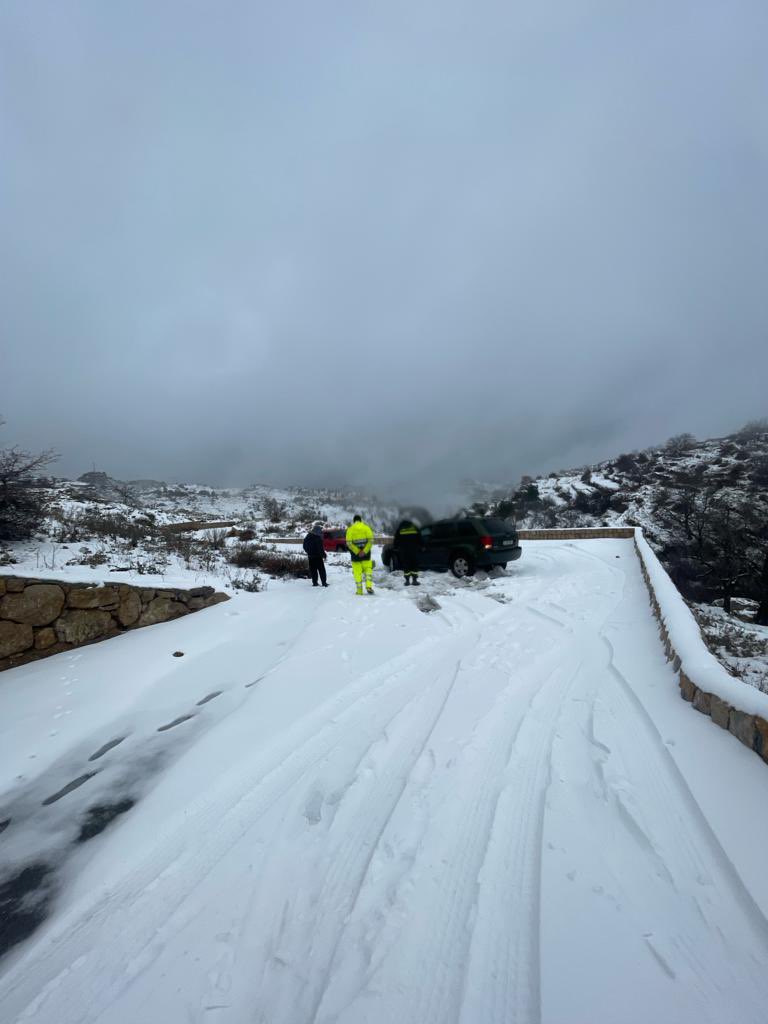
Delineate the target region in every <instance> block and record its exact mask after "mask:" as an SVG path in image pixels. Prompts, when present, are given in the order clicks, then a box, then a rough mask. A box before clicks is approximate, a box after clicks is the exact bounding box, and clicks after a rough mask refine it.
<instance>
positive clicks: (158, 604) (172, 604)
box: [138, 597, 189, 626]
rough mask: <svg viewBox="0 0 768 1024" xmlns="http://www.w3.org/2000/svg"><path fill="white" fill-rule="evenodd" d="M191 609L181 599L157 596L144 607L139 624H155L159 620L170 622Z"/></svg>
mask: <svg viewBox="0 0 768 1024" xmlns="http://www.w3.org/2000/svg"><path fill="white" fill-rule="evenodd" d="M188 611H189V609H188V608H187V606H186V605H184V604H181V603H180V602H179V601H173V600H171V598H169V597H155V598H153V600H152V601H150V602H149V604H148V605H146V607H145V608H144V610H143V611H142V613H141V617H140V618H139V622H138V624H139V626H154V625H155V624H156V623H158V622H169V621H170V620H171V619H178V618H180V617H181V616H182V615H186V614H187V613H188Z"/></svg>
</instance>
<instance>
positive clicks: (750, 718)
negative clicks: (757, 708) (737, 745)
mask: <svg viewBox="0 0 768 1024" xmlns="http://www.w3.org/2000/svg"><path fill="white" fill-rule="evenodd" d="M728 732H730V733H732V734H733V735H734V736H735V737H736V739H737V740H740V741H741V742H742V743H743V744H744V746H745V747H749V748H750V750H754V749H755V742H756V739H757V730H756V728H755V716H754V715H748V714H747V713H746V712H745V711H737V709H736V708H731V714H730V718H729V719H728Z"/></svg>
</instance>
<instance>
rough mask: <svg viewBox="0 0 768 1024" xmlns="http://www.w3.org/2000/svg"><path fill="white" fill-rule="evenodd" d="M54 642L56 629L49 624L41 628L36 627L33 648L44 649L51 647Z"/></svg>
mask: <svg viewBox="0 0 768 1024" xmlns="http://www.w3.org/2000/svg"><path fill="white" fill-rule="evenodd" d="M55 643H56V631H55V630H54V629H52V628H51V627H50V626H45V627H44V628H43V629H38V631H37V632H36V633H35V650H36V651H44V650H45V649H46V648H47V647H52V646H53V645H54V644H55Z"/></svg>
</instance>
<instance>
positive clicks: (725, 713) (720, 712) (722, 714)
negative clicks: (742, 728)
mask: <svg viewBox="0 0 768 1024" xmlns="http://www.w3.org/2000/svg"><path fill="white" fill-rule="evenodd" d="M709 714H710V717H711V719H712V721H713V722H714V723H715V725H719V726H720V728H721V729H727V728H728V720H729V719H730V717H731V705H730V704H728V703H727V702H726V701H724V700H721V699H720V698H719V697H718V696H717V695H716V694H714V693H713V694H712V699H711V701H710V709H709Z"/></svg>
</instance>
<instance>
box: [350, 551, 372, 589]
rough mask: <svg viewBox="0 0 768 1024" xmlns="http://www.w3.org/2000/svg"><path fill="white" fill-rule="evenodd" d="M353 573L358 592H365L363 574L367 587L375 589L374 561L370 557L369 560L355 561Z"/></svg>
mask: <svg viewBox="0 0 768 1024" xmlns="http://www.w3.org/2000/svg"><path fill="white" fill-rule="evenodd" d="M352 575H353V576H354V577H355V589H356V590H357V592H358V594H362V592H363V575H365V586H366V588H367V589H368V590H373V562H372V561H371V560H370V559H368V561H367V562H353V563H352Z"/></svg>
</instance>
